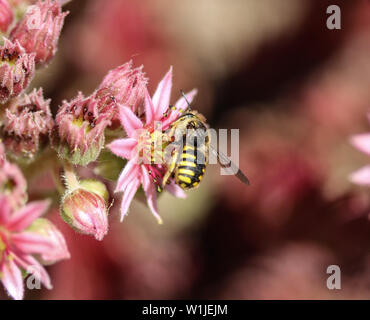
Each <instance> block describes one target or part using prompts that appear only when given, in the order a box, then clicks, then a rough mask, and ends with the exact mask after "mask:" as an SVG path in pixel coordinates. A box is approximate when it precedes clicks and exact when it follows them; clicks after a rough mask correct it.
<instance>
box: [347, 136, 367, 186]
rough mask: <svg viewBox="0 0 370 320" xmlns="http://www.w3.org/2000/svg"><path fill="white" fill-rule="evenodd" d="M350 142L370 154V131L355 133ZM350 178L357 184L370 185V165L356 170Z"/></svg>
mask: <svg viewBox="0 0 370 320" xmlns="http://www.w3.org/2000/svg"><path fill="white" fill-rule="evenodd" d="M350 142H351V144H352V145H353V146H354V147H355V148H357V149H358V150H360V151H361V152H363V153H365V154H367V155H370V133H362V134H357V135H354V136H352V137H351V139H350ZM349 179H350V180H351V181H352V182H353V183H356V184H360V185H370V165H368V166H365V167H363V168H360V169H358V170H356V171H355V172H353V173H352V174H351V175H350V176H349Z"/></svg>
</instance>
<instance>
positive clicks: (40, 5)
mask: <svg viewBox="0 0 370 320" xmlns="http://www.w3.org/2000/svg"><path fill="white" fill-rule="evenodd" d="M67 14H68V12H63V13H62V10H61V5H60V3H59V1H51V0H45V1H40V0H39V1H38V2H37V3H36V5H32V6H30V7H28V9H27V12H26V14H25V16H24V17H23V19H22V20H21V21H20V22H19V23H18V24H17V25H16V26H15V28H14V29H13V30H12V31H11V34H10V39H11V40H12V41H16V40H17V41H19V43H20V44H21V45H22V46H23V47H24V48H25V50H26V52H28V53H35V54H36V57H35V61H36V63H38V64H44V63H47V62H49V61H50V59H51V58H53V57H54V55H55V53H56V51H57V46H58V40H59V36H60V32H61V30H62V27H63V23H64V18H65V17H66V15H67Z"/></svg>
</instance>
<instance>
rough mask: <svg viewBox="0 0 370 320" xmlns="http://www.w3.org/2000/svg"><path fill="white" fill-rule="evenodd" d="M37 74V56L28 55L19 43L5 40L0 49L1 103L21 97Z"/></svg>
mask: <svg viewBox="0 0 370 320" xmlns="http://www.w3.org/2000/svg"><path fill="white" fill-rule="evenodd" d="M34 73H35V54H34V53H30V54H28V53H26V52H25V50H24V49H23V47H22V46H21V45H20V44H19V42H18V41H15V42H14V43H13V42H11V41H9V40H8V39H5V38H4V45H3V46H1V47H0V103H5V102H7V101H8V100H9V99H10V98H15V97H17V96H19V95H20V94H21V93H22V91H23V90H24V89H26V88H27V87H28V85H29V83H30V82H31V80H32V78H33V76H34Z"/></svg>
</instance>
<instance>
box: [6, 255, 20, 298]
mask: <svg viewBox="0 0 370 320" xmlns="http://www.w3.org/2000/svg"><path fill="white" fill-rule="evenodd" d="M0 271H1V274H2V276H1V282H2V283H3V285H4V287H5V288H6V290H7V291H8V293H9V295H10V296H11V297H12V298H13V299H15V300H22V299H23V294H24V288H23V278H22V272H21V270H19V268H18V267H17V265H16V264H15V263H14V261H13V260H12V259H7V260H6V261H4V262H3V263H2V267H1V270H0Z"/></svg>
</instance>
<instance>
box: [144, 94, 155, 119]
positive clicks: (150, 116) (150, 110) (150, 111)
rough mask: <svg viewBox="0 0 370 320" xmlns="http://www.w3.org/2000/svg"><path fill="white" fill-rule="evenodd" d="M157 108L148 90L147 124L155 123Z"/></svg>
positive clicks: (146, 96) (146, 99)
mask: <svg viewBox="0 0 370 320" xmlns="http://www.w3.org/2000/svg"><path fill="white" fill-rule="evenodd" d="M154 115H155V108H154V105H153V102H152V98H151V97H150V95H149V92H148V90H145V118H146V124H149V123H152V122H153V121H154Z"/></svg>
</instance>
